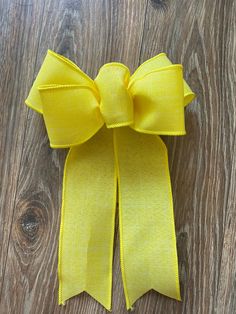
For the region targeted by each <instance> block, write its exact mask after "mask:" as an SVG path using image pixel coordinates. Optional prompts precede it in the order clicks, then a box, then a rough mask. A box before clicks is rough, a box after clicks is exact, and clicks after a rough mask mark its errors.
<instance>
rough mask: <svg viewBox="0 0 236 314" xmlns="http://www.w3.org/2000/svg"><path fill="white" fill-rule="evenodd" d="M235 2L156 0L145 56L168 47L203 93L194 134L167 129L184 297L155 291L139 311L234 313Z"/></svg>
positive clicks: (190, 129) (190, 113) (191, 118)
mask: <svg viewBox="0 0 236 314" xmlns="http://www.w3.org/2000/svg"><path fill="white" fill-rule="evenodd" d="M235 12H236V10H235V2H234V1H217V3H216V2H214V3H213V2H211V1H197V2H196V1H178V2H168V1H150V3H149V6H148V8H147V14H146V19H145V21H146V22H145V27H144V34H143V43H142V54H141V60H140V61H144V60H146V59H147V58H149V57H151V56H153V55H155V54H156V53H157V52H160V51H165V52H167V53H168V55H169V57H170V58H171V60H172V61H173V62H176V63H182V64H183V65H184V72H185V78H186V79H187V81H188V82H189V84H190V86H191V87H192V88H193V90H194V91H195V92H196V94H197V99H196V100H195V101H194V103H192V104H191V105H190V106H189V107H187V109H186V128H187V135H186V136H184V137H173V138H171V137H165V138H164V140H165V142H166V144H167V147H168V150H169V160H170V166H171V179H172V184H173V195H174V204H175V217H176V230H177V241H178V254H179V268H180V279H181V287H182V289H181V290H182V298H183V302H182V303H180V302H176V301H170V300H169V299H167V298H165V297H163V296H161V295H157V294H156V293H152V294H149V295H146V296H145V298H143V299H142V300H139V301H138V302H137V305H136V306H137V311H138V312H140V313H142V312H143V311H145V309H146V308H148V309H152V310H153V313H175V314H176V313H234V312H235V311H236V307H235V301H234V300H235V296H236V291H235V275H236V273H235V252H234V251H235V228H236V224H235V223H236V221H235V204H236V202H235V191H236V190H235V159H234V154H235V97H234V95H235V88H236V87H235V71H234V70H233V69H234V68H235V59H236V58H235V57H236V55H235Z"/></svg>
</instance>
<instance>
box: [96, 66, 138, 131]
mask: <svg viewBox="0 0 236 314" xmlns="http://www.w3.org/2000/svg"><path fill="white" fill-rule="evenodd" d="M129 78H130V72H129V69H128V68H127V67H126V66H125V65H123V64H122V63H108V64H105V65H104V66H102V67H101V69H100V71H99V73H98V75H97V77H96V79H95V84H96V86H97V88H98V90H99V94H100V111H101V114H102V116H103V118H104V121H105V123H106V126H107V127H108V128H116V127H121V126H127V125H131V124H132V123H133V100H132V97H131V95H130V93H129V91H128V83H129Z"/></svg>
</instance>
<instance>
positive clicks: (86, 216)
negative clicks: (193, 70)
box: [26, 50, 195, 310]
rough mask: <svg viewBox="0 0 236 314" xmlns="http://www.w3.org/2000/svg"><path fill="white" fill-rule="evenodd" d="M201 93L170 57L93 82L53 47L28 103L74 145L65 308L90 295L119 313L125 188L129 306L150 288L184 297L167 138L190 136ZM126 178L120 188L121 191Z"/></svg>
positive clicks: (62, 259)
mask: <svg viewBox="0 0 236 314" xmlns="http://www.w3.org/2000/svg"><path fill="white" fill-rule="evenodd" d="M194 97H195V95H194V93H193V92H192V91H191V89H190V87H189V86H188V85H187V83H186V82H185V81H184V80H183V73H182V66H181V65H180V64H172V63H171V62H170V60H169V59H168V58H167V56H166V55H165V54H164V53H161V54H159V55H157V56H156V57H154V58H152V59H149V60H147V61H146V62H144V63H143V64H142V65H141V66H140V67H139V68H138V69H137V70H136V71H135V73H134V74H133V75H131V76H130V72H129V69H128V68H127V67H126V66H124V65H123V64H121V63H108V64H105V65H104V66H102V68H101V69H100V71H99V73H98V75H97V77H96V79H95V80H94V81H93V80H92V79H91V78H89V77H88V76H87V75H86V74H85V73H84V72H83V71H82V70H81V69H80V68H79V67H78V66H77V65H75V64H74V63H73V62H71V61H70V60H68V59H66V58H65V57H63V56H60V55H58V54H56V53H55V52H53V51H50V50H49V51H48V53H47V55H46V58H45V60H44V62H43V65H42V67H41V69H40V71H39V73H38V76H37V78H36V80H35V82H34V84H33V87H32V89H31V91H30V93H29V96H28V98H27V100H26V104H27V105H28V106H29V107H31V108H33V109H34V110H36V111H37V112H39V113H41V114H43V118H44V121H45V124H46V128H47V132H48V136H49V139H50V145H51V147H53V148H62V147H70V150H69V153H68V156H67V159H66V164H65V169H64V180H63V198H62V212H61V230H60V244H59V266H58V272H59V304H64V302H65V300H67V299H69V298H70V297H72V296H75V295H77V294H79V293H81V292H82V291H86V292H87V293H89V294H90V295H91V296H92V297H94V298H95V299H96V300H97V301H98V302H100V303H101V304H102V305H103V306H104V307H105V308H106V309H108V310H110V309H111V290H112V259H113V238H114V223H115V210H116V195H117V188H118V190H119V193H118V195H119V226H120V256H121V271H122V278H123V285H124V292H125V298H126V305H127V309H130V308H131V307H132V304H133V303H134V302H135V301H136V300H137V299H138V298H139V297H140V296H141V295H143V294H144V293H145V292H147V291H148V290H150V289H155V290H156V291H158V292H160V293H162V294H164V295H166V296H169V297H171V298H175V299H177V300H180V290H179V279H178V262H177V252H176V238H175V228H174V216H173V205H172V193H171V184H170V178H169V169H168V157H167V151H166V147H165V144H164V143H163V142H162V140H161V138H160V137H159V135H184V134H185V125H184V106H185V105H187V104H188V103H189V102H191V101H192V100H193V98H194ZM117 182H118V186H117Z"/></svg>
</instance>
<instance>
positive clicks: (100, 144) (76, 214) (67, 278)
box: [58, 128, 117, 310]
mask: <svg viewBox="0 0 236 314" xmlns="http://www.w3.org/2000/svg"><path fill="white" fill-rule="evenodd" d="M116 182H117V176H116V171H115V163H114V150H113V138H112V132H111V130H110V131H109V130H107V129H106V128H102V129H101V130H100V131H99V132H98V133H97V134H96V135H95V136H94V137H93V138H92V139H90V140H89V141H87V142H86V143H84V144H82V145H79V146H76V147H72V148H71V149H70V151H69V153H68V156H67V159H66V164H65V170H64V181H63V200H62V212H61V229H60V243H59V265H58V275H59V304H64V303H65V301H66V300H67V299H69V298H71V297H73V296H75V295H77V294H79V293H81V292H83V291H86V292H87V293H88V294H90V295H91V296H92V297H93V298H94V299H96V300H97V301H98V302H99V303H101V304H102V305H103V306H104V307H105V308H106V309H107V310H110V309H111V291H112V260H113V239H114V223H115V209H116V188H117V187H116V185H117V183H116Z"/></svg>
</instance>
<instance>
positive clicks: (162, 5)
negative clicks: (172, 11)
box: [150, 0, 168, 11]
mask: <svg viewBox="0 0 236 314" xmlns="http://www.w3.org/2000/svg"><path fill="white" fill-rule="evenodd" d="M150 3H151V5H152V7H153V8H154V9H156V10H162V11H166V10H167V8H168V3H167V0H150Z"/></svg>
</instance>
